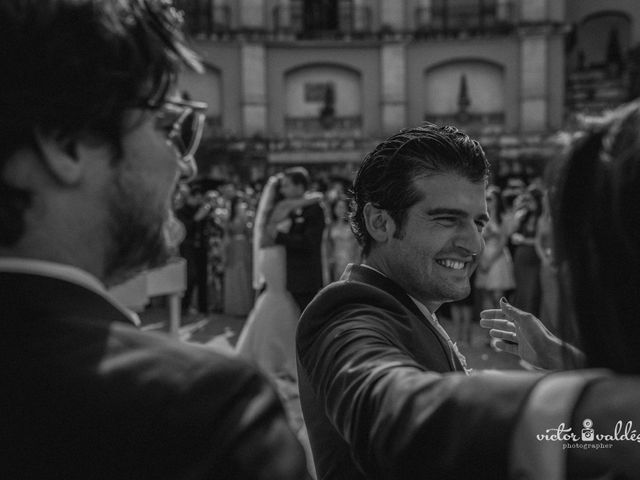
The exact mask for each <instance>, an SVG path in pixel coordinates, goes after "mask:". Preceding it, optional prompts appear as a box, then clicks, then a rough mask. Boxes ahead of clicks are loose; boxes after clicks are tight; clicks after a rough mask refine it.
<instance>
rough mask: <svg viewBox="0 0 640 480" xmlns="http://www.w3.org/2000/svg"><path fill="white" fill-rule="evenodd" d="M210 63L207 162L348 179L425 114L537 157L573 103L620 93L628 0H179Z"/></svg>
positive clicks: (192, 78) (196, 92)
mask: <svg viewBox="0 0 640 480" xmlns="http://www.w3.org/2000/svg"><path fill="white" fill-rule="evenodd" d="M177 4H178V6H179V7H180V8H181V9H183V10H184V11H185V17H186V18H185V21H186V25H187V30H188V31H189V33H190V35H191V37H192V39H193V44H194V46H195V48H196V50H198V51H199V52H200V54H201V55H202V57H203V59H204V61H205V65H206V69H207V71H206V74H205V75H203V76H197V75H190V74H185V75H184V76H183V77H182V78H181V80H180V87H181V89H182V90H183V91H184V92H185V93H186V94H187V95H189V96H191V97H193V98H197V99H199V100H204V101H206V102H207V103H208V104H209V111H208V126H209V128H208V130H207V131H208V134H207V139H206V142H205V145H204V146H203V149H202V150H201V152H200V153H199V158H198V161H199V163H200V164H201V167H203V168H201V170H203V172H204V174H205V175H211V176H226V177H229V176H236V177H239V178H242V179H244V180H253V179H257V178H260V177H261V176H263V175H264V174H266V173H267V172H268V171H269V170H270V169H274V168H279V167H281V166H282V165H286V164H305V165H308V166H309V167H310V168H311V169H314V168H315V169H320V170H323V171H325V172H327V171H328V172H331V173H332V174H335V175H343V176H348V175H349V172H350V171H352V170H353V169H354V168H355V166H356V165H357V164H358V163H359V162H360V160H361V159H362V157H363V155H364V153H366V152H367V151H368V150H370V148H371V147H372V146H373V145H374V144H375V143H376V142H377V141H379V140H380V139H381V138H384V137H386V136H388V135H390V134H392V133H395V132H397V131H398V130H400V129H401V128H404V127H407V126H413V125H418V124H420V123H421V122H423V121H432V122H436V123H451V124H455V125H457V126H459V127H460V128H461V129H463V130H465V131H467V132H469V133H471V134H473V135H474V136H476V137H477V138H479V139H480V140H481V141H482V143H483V145H484V146H485V147H486V149H487V152H488V154H489V157H490V159H491V160H492V162H493V163H494V164H495V165H498V164H500V163H501V162H502V163H503V164H504V163H505V162H507V163H508V162H516V163H517V162H521V163H522V162H524V163H532V162H533V163H535V162H540V160H541V158H542V160H544V159H545V157H549V156H551V155H554V154H555V150H554V148H553V146H552V144H553V141H552V139H553V137H554V135H555V134H556V133H557V132H558V131H559V130H561V129H563V128H567V126H568V125H569V126H570V125H571V122H572V120H573V119H575V116H576V115H580V114H582V113H584V112H588V113H599V112H601V111H603V110H606V109H607V108H611V107H612V106H614V105H616V104H619V103H621V102H623V101H625V100H627V99H628V97H629V85H628V83H629V80H628V78H629V76H628V71H629V65H628V52H629V50H630V49H631V48H632V47H633V46H635V45H637V44H638V43H639V42H640V2H637V0H607V1H604V0H600V1H599V0H235V1H232V0H182V1H178V2H177Z"/></svg>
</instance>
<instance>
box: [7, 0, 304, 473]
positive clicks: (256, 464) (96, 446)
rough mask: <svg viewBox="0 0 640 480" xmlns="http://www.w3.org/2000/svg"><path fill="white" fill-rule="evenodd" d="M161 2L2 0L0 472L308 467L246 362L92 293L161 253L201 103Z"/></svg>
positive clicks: (187, 56) (187, 171) (187, 169)
mask: <svg viewBox="0 0 640 480" xmlns="http://www.w3.org/2000/svg"><path fill="white" fill-rule="evenodd" d="M179 26H180V17H179V15H178V14H177V12H176V11H175V10H174V9H173V8H172V6H171V4H170V2H167V1H163V0H132V1H126V2H125V1H114V0H85V1H75V0H74V1H71V0H62V1H60V0H57V1H49V0H5V1H3V2H1V3H0V44H2V45H3V49H2V53H0V70H1V71H2V72H3V74H2V76H1V77H0V105H1V108H0V127H1V128H2V135H1V136H0V308H1V311H2V318H3V325H4V333H3V335H2V337H1V338H2V340H1V346H0V348H1V350H2V374H1V375H2V376H1V383H2V385H3V391H4V392H5V395H4V400H3V402H2V412H3V413H2V416H3V421H2V435H3V437H4V440H5V441H4V442H3V443H4V444H5V449H4V451H3V455H2V460H1V461H0V472H2V475H1V476H2V477H3V478H51V477H56V478H136V479H140V478H193V479H195V478H234V479H235V478H264V479H271V478H292V479H293V478H305V476H306V473H305V462H304V458H303V454H302V450H301V447H300V446H299V444H298V443H297V441H296V440H295V437H294V435H293V434H292V433H291V431H290V430H289V428H288V426H287V423H286V419H285V417H284V414H283V410H282V407H281V405H280V403H279V402H278V400H277V398H276V394H275V393H274V391H273V390H272V388H271V387H270V386H268V385H267V383H266V382H265V381H264V380H263V378H262V377H261V376H260V375H259V374H258V373H256V371H255V370H253V369H252V368H250V367H248V366H247V365H245V364H244V363H241V362H239V361H236V360H231V359H228V358H226V357H225V356H223V355H220V354H218V353H215V352H213V351H210V350H204V349H200V348H197V347H191V346H187V345H184V344H182V343H179V342H177V341H173V340H170V339H168V338H165V337H164V336H159V335H153V334H147V333H142V332H139V331H138V330H137V329H136V327H135V325H134V321H133V319H132V317H131V316H130V315H129V313H128V312H127V311H126V309H124V308H123V307H121V306H120V305H118V304H117V303H115V302H114V301H113V300H111V299H110V297H109V296H108V295H107V294H106V291H105V286H110V285H113V284H116V283H118V282H120V281H122V280H124V279H126V278H128V277H129V276H131V275H133V274H135V273H136V272H139V271H140V270H142V269H145V268H148V267H153V266H156V265H159V264H161V263H162V262H163V261H164V260H165V258H166V256H167V252H168V250H169V247H171V245H169V242H170V240H171V239H170V235H168V234H167V232H168V231H170V228H168V227H169V226H170V223H171V222H172V221H173V220H172V215H171V213H170V203H171V201H170V199H171V195H172V192H173V190H174V188H175V185H176V181H177V180H178V177H179V176H180V175H183V176H189V175H192V174H193V173H194V164H193V154H194V151H195V149H196V148H197V144H198V142H199V138H200V134H201V131H202V122H203V120H204V118H203V111H204V109H205V108H206V105H204V104H201V103H197V102H187V101H182V100H180V99H178V98H177V97H173V96H172V94H173V92H172V89H173V85H174V83H175V80H176V75H177V72H178V69H179V67H180V66H181V65H185V66H187V67H190V68H192V69H195V70H200V69H201V67H200V64H199V62H198V60H197V59H196V57H195V56H194V54H193V52H191V51H190V50H189V49H188V48H187V47H186V46H185V44H184V42H183V39H182V36H181V34H180V30H179Z"/></svg>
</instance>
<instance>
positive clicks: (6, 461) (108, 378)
mask: <svg viewBox="0 0 640 480" xmlns="http://www.w3.org/2000/svg"><path fill="white" fill-rule="evenodd" d="M0 312H1V313H0V315H1V316H2V325H3V333H2V335H0V351H1V352H2V354H1V355H2V368H1V369H0V371H1V372H2V373H1V384H2V391H3V395H2V402H1V411H2V415H1V416H2V420H1V422H2V425H1V432H2V433H1V435H2V436H3V437H4V442H3V444H4V445H5V446H4V447H3V452H2V455H1V460H0V477H2V478H12V479H16V478H28V479H33V478H64V479H72V478H73V479H75V478H78V479H79V478H82V479H88V478H91V479H95V478H110V479H114V478H131V479H145V478H156V479H160V478H171V479H179V478H184V479H187V478H188V479H200V478H202V479H204V478H207V479H209V478H225V479H238V478H243V479H249V478H261V479H273V478H290V479H294V478H307V476H306V471H305V470H306V465H305V460H304V456H303V452H302V449H301V447H300V445H299V443H298V442H297V440H296V438H295V436H294V435H293V433H292V432H291V431H290V429H289V427H288V425H287V423H286V419H285V416H284V412H283V409H282V407H281V404H280V403H279V401H278V399H277V396H276V394H275V392H274V390H273V389H272V388H271V386H270V385H269V384H267V382H266V381H265V380H264V379H263V377H262V376H261V375H259V374H258V373H256V371H255V370H254V369H253V368H252V367H250V366H249V365H247V364H245V363H244V362H242V361H240V360H236V359H232V358H228V357H226V356H224V355H222V354H220V353H217V352H215V351H214V350H212V349H208V348H205V347H196V346H191V345H187V344H184V343H182V342H179V341H177V340H173V339H170V338H168V337H166V336H164V335H160V334H151V333H145V332H141V331H139V330H137V329H136V328H135V327H134V326H133V325H132V324H131V323H130V321H129V319H128V318H127V317H126V316H125V315H124V314H123V313H122V312H121V311H119V310H118V309H117V308H115V307H114V306H113V305H112V304H111V303H110V302H109V301H107V300H106V299H105V298H103V297H102V296H100V295H99V294H97V293H94V292H93V291H90V290H87V289H85V288H83V287H81V286H78V285H76V284H73V283H69V282H65V281H62V280H57V279H52V278H48V277H45V276H39V275H28V274H17V273H0Z"/></svg>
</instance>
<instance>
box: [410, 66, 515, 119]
mask: <svg viewBox="0 0 640 480" xmlns="http://www.w3.org/2000/svg"><path fill="white" fill-rule="evenodd" d="M504 75H505V73H504V66H503V65H501V64H499V63H496V62H492V61H488V60H484V59H477V58H468V59H462V58H461V59H456V60H452V61H447V62H443V63H439V64H437V65H434V66H431V67H429V68H427V69H425V71H424V76H423V91H424V97H423V98H424V102H425V103H424V112H425V119H427V120H428V119H429V116H432V117H433V118H436V119H437V118H439V117H444V118H447V117H455V115H456V114H457V113H459V112H460V111H461V105H460V96H461V90H466V97H467V100H468V104H467V105H466V107H465V108H462V110H466V112H467V113H468V114H470V115H472V116H475V117H478V116H481V117H483V118H484V120H483V121H485V122H489V123H503V122H504V111H505V97H504V92H505V80H504ZM463 84H466V85H465V86H463Z"/></svg>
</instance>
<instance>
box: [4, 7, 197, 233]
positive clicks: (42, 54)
mask: <svg viewBox="0 0 640 480" xmlns="http://www.w3.org/2000/svg"><path fill="white" fill-rule="evenodd" d="M181 24H182V18H181V15H180V14H179V12H177V11H176V10H175V9H174V8H173V6H172V4H171V2H170V1H168V0H2V1H1V2H0V45H2V48H1V49H0V72H2V74H1V75H0V132H1V133H0V245H13V244H15V243H16V242H17V241H18V240H19V239H20V237H21V236H22V234H23V230H24V222H23V215H24V211H25V210H26V209H27V208H28V206H29V204H30V202H31V196H30V194H29V192H27V191H25V190H22V189H17V188H15V187H13V186H11V185H8V184H7V183H6V182H5V181H4V179H3V178H2V175H1V173H2V171H3V169H4V166H5V164H6V162H7V160H8V159H9V158H10V157H11V155H12V154H13V153H15V152H16V151H17V150H18V149H20V148H24V147H29V148H35V146H36V143H35V141H34V132H35V131H36V130H38V131H40V132H42V133H45V134H55V135H59V136H60V137H61V138H65V137H67V138H80V137H83V136H90V137H94V138H96V139H99V140H101V141H105V142H108V143H110V144H111V145H112V146H113V148H114V152H115V155H114V157H115V158H114V161H117V159H118V158H119V157H120V156H121V138H122V135H123V133H124V132H123V128H124V127H123V115H124V114H125V112H126V111H127V110H128V109H130V108H132V107H141V106H147V105H159V104H161V103H162V100H163V99H164V98H165V96H166V95H167V93H168V91H169V89H170V88H171V87H172V86H173V85H174V84H175V80H176V76H177V73H178V71H179V68H180V67H181V66H182V65H185V66H187V67H188V68H191V69H194V70H201V65H200V62H199V61H198V59H197V57H196V55H195V54H194V52H193V51H191V50H190V49H189V48H188V47H187V45H186V43H185V39H184V37H183V35H182V33H181V30H180V28H181Z"/></svg>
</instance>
